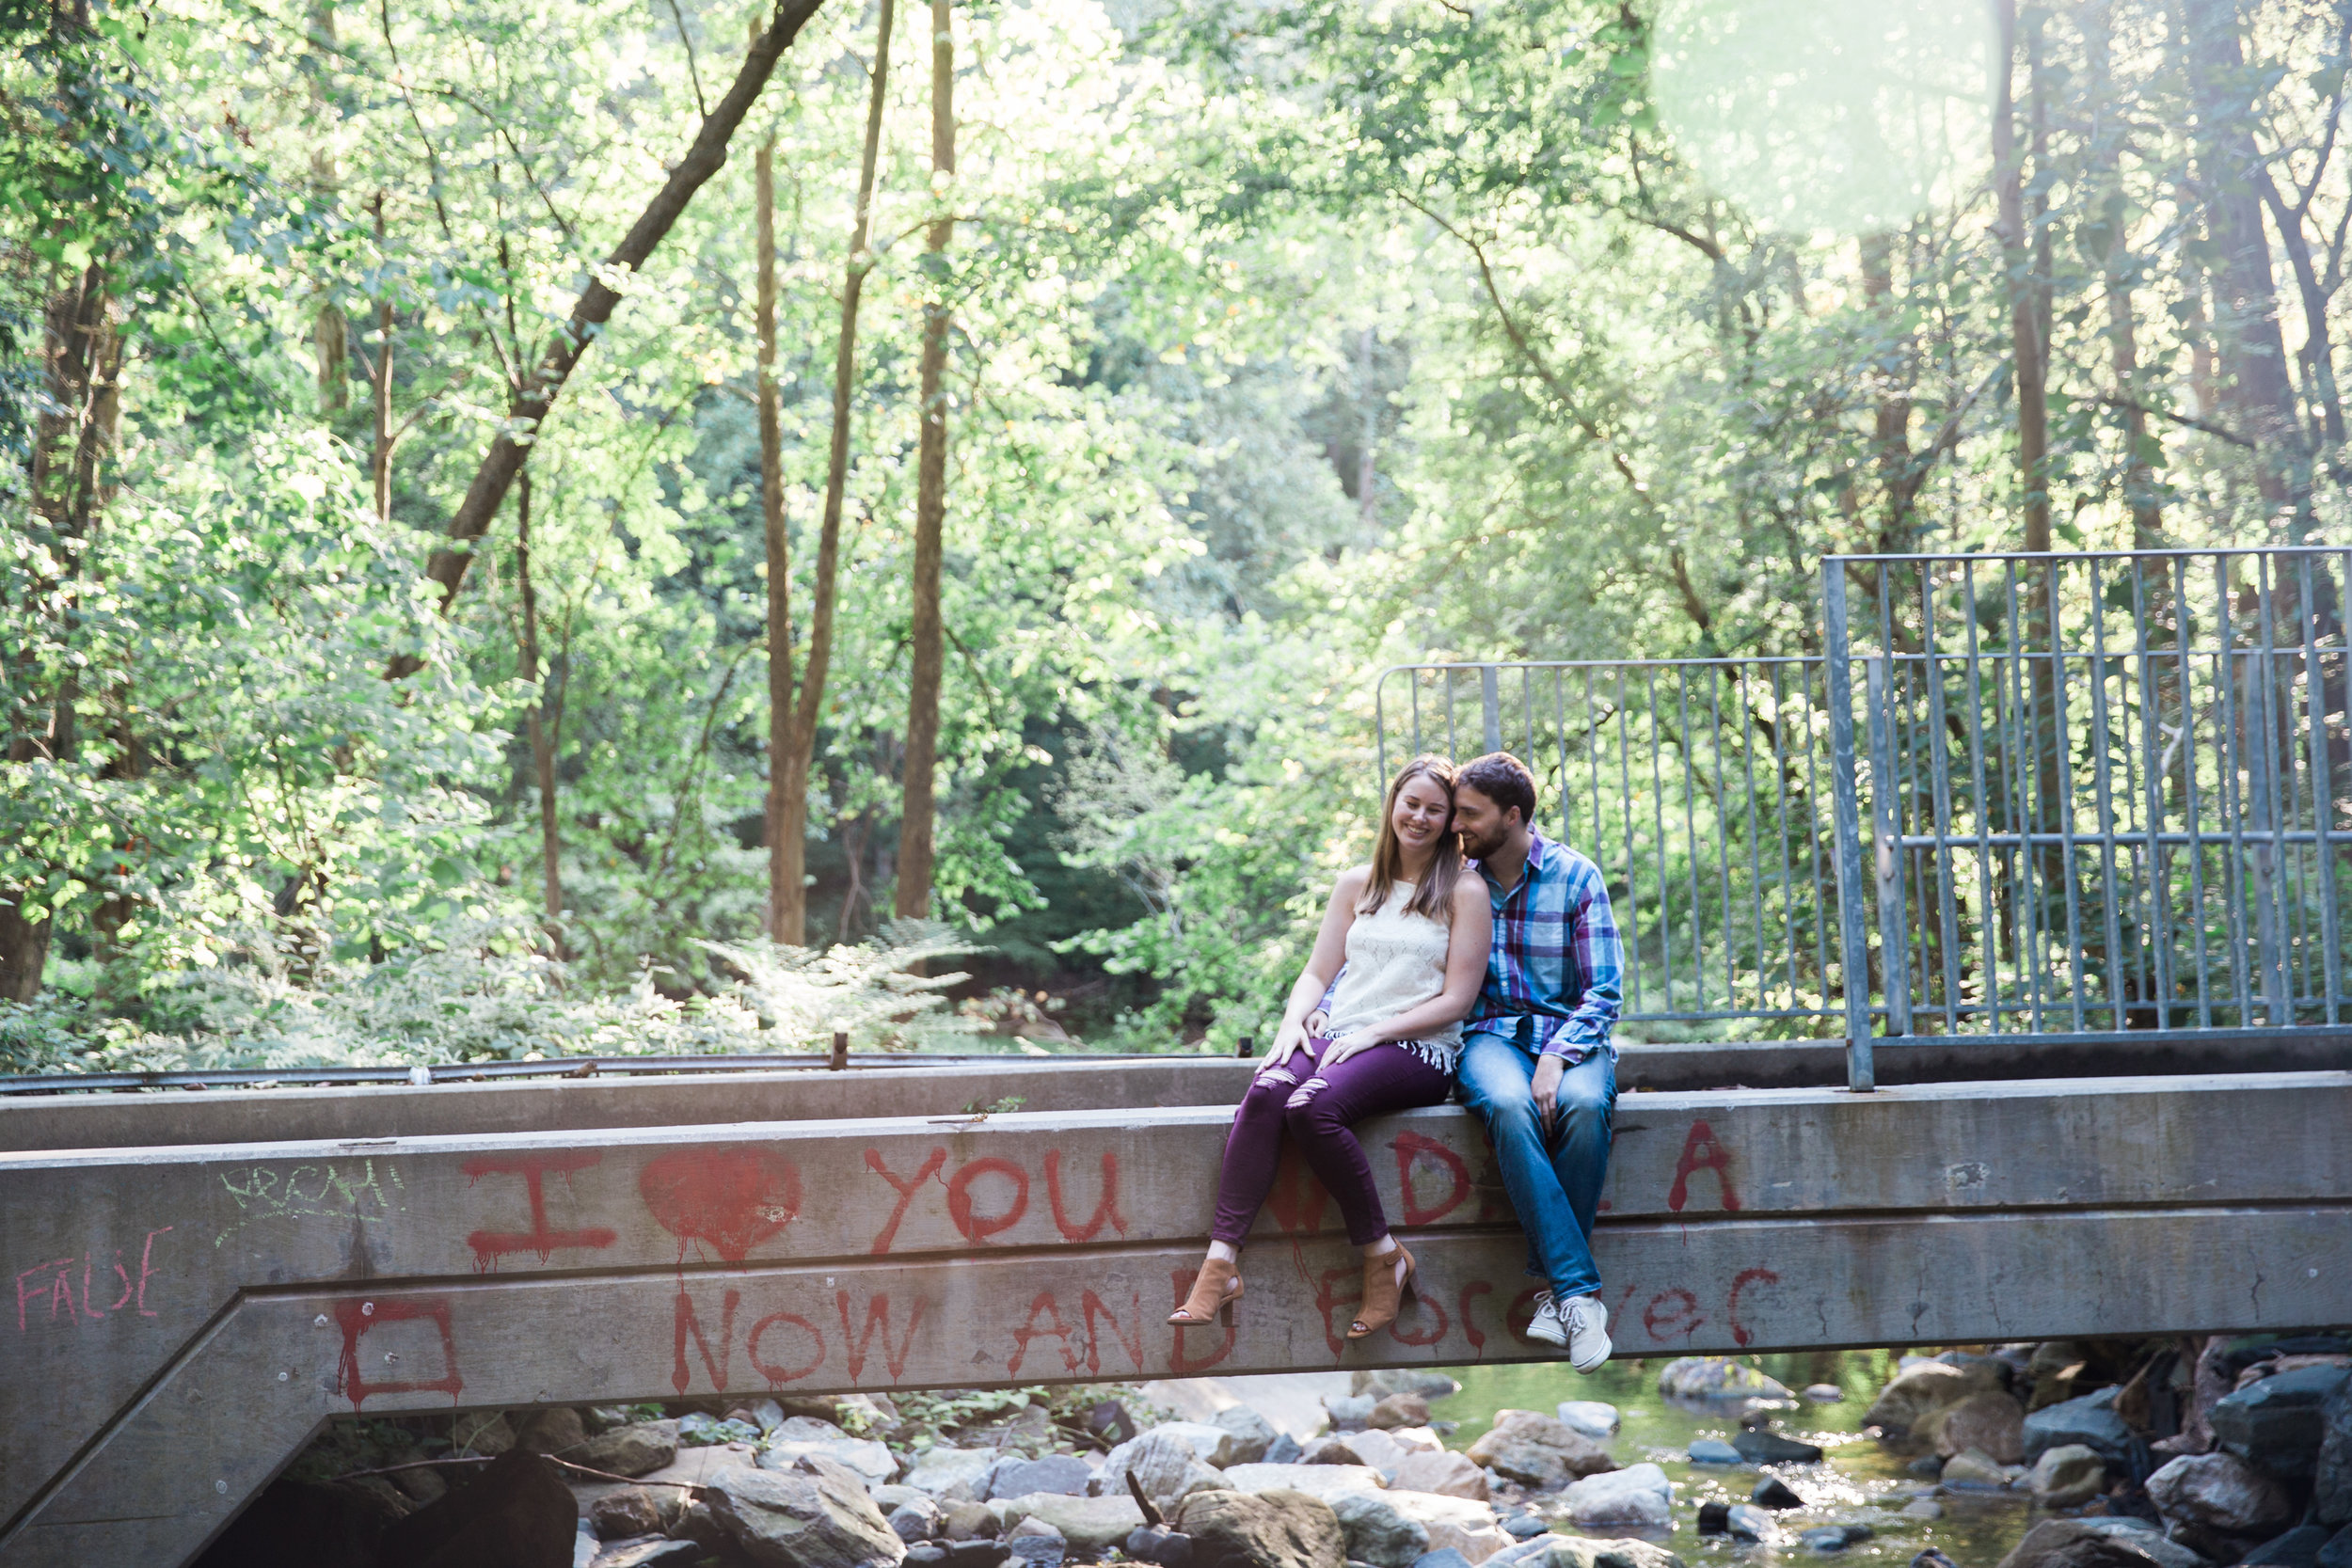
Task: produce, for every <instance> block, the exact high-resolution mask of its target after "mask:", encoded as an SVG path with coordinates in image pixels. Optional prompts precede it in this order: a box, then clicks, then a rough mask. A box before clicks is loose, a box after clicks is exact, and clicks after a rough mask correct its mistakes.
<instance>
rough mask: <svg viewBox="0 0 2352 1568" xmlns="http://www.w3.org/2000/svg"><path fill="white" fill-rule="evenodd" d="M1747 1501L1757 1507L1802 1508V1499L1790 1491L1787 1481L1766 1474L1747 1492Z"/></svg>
mask: <svg viewBox="0 0 2352 1568" xmlns="http://www.w3.org/2000/svg"><path fill="white" fill-rule="evenodd" d="M1748 1501H1750V1502H1752V1503H1755V1504H1756V1506H1757V1507H1759V1508H1770V1509H1784V1508H1803V1507H1804V1498H1803V1497H1798V1496H1797V1495H1796V1493H1794V1492H1792V1491H1790V1490H1789V1489H1788V1483H1787V1482H1786V1481H1782V1480H1781V1479H1780V1478H1779V1477H1778V1476H1766V1477H1765V1478H1764V1479H1763V1480H1761V1481H1757V1482H1756V1490H1755V1491H1753V1492H1751V1493H1749V1494H1748Z"/></svg>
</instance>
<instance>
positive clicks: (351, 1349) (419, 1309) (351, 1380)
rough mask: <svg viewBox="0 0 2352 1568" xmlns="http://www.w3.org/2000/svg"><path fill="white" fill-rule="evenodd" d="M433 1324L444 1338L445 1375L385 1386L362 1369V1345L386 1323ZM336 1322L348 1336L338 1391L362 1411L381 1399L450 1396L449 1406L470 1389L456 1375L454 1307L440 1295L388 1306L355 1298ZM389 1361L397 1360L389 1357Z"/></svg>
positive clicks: (340, 1308)
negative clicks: (368, 1403) (386, 1396)
mask: <svg viewBox="0 0 2352 1568" xmlns="http://www.w3.org/2000/svg"><path fill="white" fill-rule="evenodd" d="M419 1320H429V1321H431V1323H433V1324H434V1326H435V1327H437V1328H438V1329H439V1330H440V1333H441V1375H440V1376H439V1377H435V1378H389V1379H386V1380H385V1381H383V1382H380V1383H379V1382H376V1381H375V1380H373V1379H372V1378H369V1377H366V1376H364V1375H363V1374H362V1373H361V1372H360V1370H359V1341H360V1340H362V1339H364V1338H367V1337H368V1335H369V1334H370V1333H371V1332H373V1330H375V1329H379V1328H381V1327H383V1326H384V1325H385V1324H386V1323H414V1322H417V1321H419ZM335 1321H336V1322H337V1323H339V1324H341V1325H342V1331H343V1354H342V1361H341V1362H340V1364H339V1365H338V1367H337V1369H336V1373H335V1386H336V1391H337V1392H338V1393H340V1394H342V1397H343V1398H345V1399H347V1400H349V1401H350V1402H351V1408H352V1409H354V1410H357V1409H358V1408H359V1406H360V1404H361V1403H362V1402H365V1401H367V1400H370V1399H373V1398H374V1397H375V1396H376V1395H378V1394H419V1393H431V1394H447V1395H448V1396H449V1399H450V1403H451V1404H453V1405H454V1404H455V1403H456V1402H457V1396H458V1395H459V1394H460V1393H462V1392H463V1391H464V1390H465V1386H466V1381H465V1379H464V1378H462V1377H460V1376H459V1375H458V1372H457V1336H456V1335H455V1334H454V1333H453V1331H452V1330H451V1328H450V1322H449V1303H448V1302H447V1301H445V1300H443V1299H442V1298H441V1297H439V1296H412V1297H408V1298H405V1299H402V1298H398V1297H394V1298H390V1299H388V1300H384V1301H368V1300H365V1299H362V1298H360V1297H357V1296H354V1297H350V1298H348V1299H345V1300H343V1301H339V1302H337V1303H336V1304H335ZM384 1359H385V1360H386V1361H387V1362H389V1361H390V1360H391V1359H392V1357H391V1356H390V1355H389V1354H388V1355H387V1356H385V1358H384Z"/></svg>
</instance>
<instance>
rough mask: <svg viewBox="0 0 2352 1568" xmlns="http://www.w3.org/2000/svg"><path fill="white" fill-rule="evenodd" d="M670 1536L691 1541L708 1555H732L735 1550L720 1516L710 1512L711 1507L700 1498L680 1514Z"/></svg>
mask: <svg viewBox="0 0 2352 1568" xmlns="http://www.w3.org/2000/svg"><path fill="white" fill-rule="evenodd" d="M670 1536H671V1539H672V1540H675V1541H691V1542H692V1543H694V1544H696V1545H697V1546H700V1547H701V1548H702V1549H703V1551H704V1552H705V1554H707V1555H716V1554H720V1553H728V1554H732V1552H733V1550H734V1547H733V1545H732V1544H730V1543H729V1541H728V1539H727V1528H726V1527H725V1526H724V1525H723V1524H721V1523H719V1516H718V1515H717V1514H715V1513H711V1512H710V1505H709V1504H708V1503H706V1502H704V1501H703V1500H702V1499H701V1498H699V1497H697V1498H694V1499H693V1500H691V1501H690V1502H689V1503H688V1504H687V1505H686V1512H685V1513H681V1514H679V1515H678V1521H677V1523H676V1524H675V1525H672V1526H671V1527H670Z"/></svg>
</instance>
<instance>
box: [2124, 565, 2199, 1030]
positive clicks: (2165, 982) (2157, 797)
mask: <svg viewBox="0 0 2352 1568" xmlns="http://www.w3.org/2000/svg"><path fill="white" fill-rule="evenodd" d="M2161 564H2163V562H2159V565H2161ZM2171 603H2172V607H2173V611H2172V612H2173V618H2174V620H2175V621H2176V622H2177V623H2178V624H2177V625H2176V626H2174V627H2173V636H2174V639H2175V641H2178V640H2179V639H2181V638H2183V637H2185V636H2186V634H2187V629H2188V626H2187V622H2188V617H2187V614H2186V613H2185V611H2186V607H2185V605H2183V604H2182V603H2181V601H2180V599H2179V598H2178V597H2177V596H2176V597H2174V598H2173V599H2172V601H2171ZM2132 623H2133V625H2134V626H2136V627H2137V628H2138V629H2137V637H2136V641H2137V650H2138V651H2137V664H2138V667H2139V745H2140V772H2141V774H2142V776H2143V783H2142V784H2141V788H2142V789H2144V790H2145V791H2146V804H2145V805H2144V806H2142V808H2141V815H2142V816H2144V817H2145V818H2146V820H2145V822H2144V823H2143V824H2142V825H2143V826H2144V827H2145V829H2146V830H2147V835H2148V847H2147V849H2146V851H2145V853H2146V855H2147V860H2148V927H2147V929H2148V947H2149V970H2150V980H2149V992H2150V994H2151V995H2152V996H2153V998H2154V1000H2155V1003H2156V1027H2157V1028H2159V1029H2169V1028H2171V1027H2172V873H2171V867H2170V865H2169V863H2168V857H2167V856H2166V854H2165V852H2164V840H2163V837H2162V834H2163V832H2164V823H2165V818H2166V816H2167V813H2166V811H2165V805H2164V779H2163V766H2162V763H2163V757H2164V694H2163V690H2162V688H2161V687H2160V685H2159V684H2158V682H2157V681H2156V678H2155V667H2156V653H2155V649H2154V647H2153V645H2152V644H2151V643H2150V642H2149V641H2148V633H2149V626H2148V623H2149V611H2148V576H2147V573H2146V572H2145V571H2144V570H2142V569H2141V566H2140V564H2139V562H2137V561H2135V562H2133V565H2132ZM2184 695H2185V693H2184Z"/></svg>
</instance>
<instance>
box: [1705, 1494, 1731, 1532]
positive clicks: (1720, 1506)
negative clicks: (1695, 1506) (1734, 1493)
mask: <svg viewBox="0 0 2352 1568" xmlns="http://www.w3.org/2000/svg"><path fill="white" fill-rule="evenodd" d="M1699 1533H1700V1534H1701V1535H1729V1534H1730V1533H1731V1505H1730V1504H1729V1503H1724V1502H1710V1503H1701V1504H1699Z"/></svg>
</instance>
